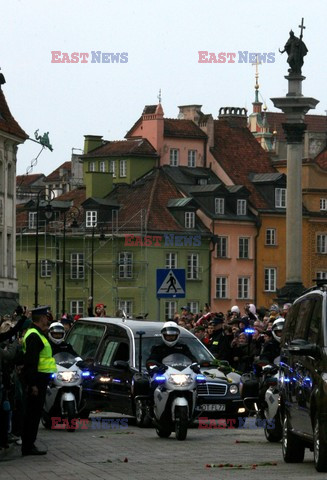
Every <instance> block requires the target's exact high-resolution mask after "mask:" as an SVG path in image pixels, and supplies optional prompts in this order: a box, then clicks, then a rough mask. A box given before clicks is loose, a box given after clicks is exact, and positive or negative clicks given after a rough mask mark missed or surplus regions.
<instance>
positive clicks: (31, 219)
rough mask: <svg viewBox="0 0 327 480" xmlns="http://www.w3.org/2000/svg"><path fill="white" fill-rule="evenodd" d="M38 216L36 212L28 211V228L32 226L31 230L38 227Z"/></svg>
mask: <svg viewBox="0 0 327 480" xmlns="http://www.w3.org/2000/svg"><path fill="white" fill-rule="evenodd" d="M36 218H37V213H36V212H28V228H30V229H31V230H35V229H36Z"/></svg>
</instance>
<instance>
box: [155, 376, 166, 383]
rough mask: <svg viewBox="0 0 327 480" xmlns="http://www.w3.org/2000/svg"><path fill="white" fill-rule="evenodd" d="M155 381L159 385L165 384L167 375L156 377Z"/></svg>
mask: <svg viewBox="0 0 327 480" xmlns="http://www.w3.org/2000/svg"><path fill="white" fill-rule="evenodd" d="M154 381H155V382H157V383H165V381H166V377H165V375H156V377H155V378H154Z"/></svg>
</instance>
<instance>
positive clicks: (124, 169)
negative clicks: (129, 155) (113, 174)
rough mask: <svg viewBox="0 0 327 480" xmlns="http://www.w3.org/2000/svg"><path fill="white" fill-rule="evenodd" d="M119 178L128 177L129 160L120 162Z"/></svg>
mask: <svg viewBox="0 0 327 480" xmlns="http://www.w3.org/2000/svg"><path fill="white" fill-rule="evenodd" d="M119 176H120V177H127V160H119Z"/></svg>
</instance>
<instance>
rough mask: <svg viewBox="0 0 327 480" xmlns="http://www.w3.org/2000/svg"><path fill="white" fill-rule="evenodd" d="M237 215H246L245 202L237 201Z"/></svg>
mask: <svg viewBox="0 0 327 480" xmlns="http://www.w3.org/2000/svg"><path fill="white" fill-rule="evenodd" d="M236 210H237V215H246V200H241V199H238V200H237V209H236Z"/></svg>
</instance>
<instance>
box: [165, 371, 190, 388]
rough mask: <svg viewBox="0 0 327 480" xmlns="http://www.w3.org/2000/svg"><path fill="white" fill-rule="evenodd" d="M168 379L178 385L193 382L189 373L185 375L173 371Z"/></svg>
mask: <svg viewBox="0 0 327 480" xmlns="http://www.w3.org/2000/svg"><path fill="white" fill-rule="evenodd" d="M168 381H169V382H170V383H173V384H174V385H179V386H182V385H183V386H184V385H190V384H191V383H192V382H193V380H192V377H191V375H186V374H183V373H173V374H172V375H170V377H169V380H168Z"/></svg>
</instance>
